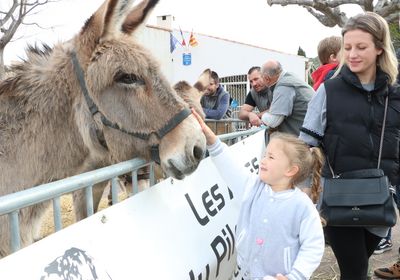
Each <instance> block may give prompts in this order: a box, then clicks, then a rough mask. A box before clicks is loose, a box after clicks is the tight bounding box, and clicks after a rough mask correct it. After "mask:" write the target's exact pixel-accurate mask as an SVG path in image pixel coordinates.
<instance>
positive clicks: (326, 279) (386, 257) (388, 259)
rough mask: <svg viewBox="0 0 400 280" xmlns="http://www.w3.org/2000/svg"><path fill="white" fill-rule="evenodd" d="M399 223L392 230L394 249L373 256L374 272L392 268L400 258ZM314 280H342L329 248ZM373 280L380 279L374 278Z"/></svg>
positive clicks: (371, 264)
mask: <svg viewBox="0 0 400 280" xmlns="http://www.w3.org/2000/svg"><path fill="white" fill-rule="evenodd" d="M399 227H400V226H399V222H398V223H397V225H396V226H395V227H394V228H393V229H392V241H393V249H392V250H390V251H387V252H385V253H383V254H380V255H373V256H372V257H371V258H370V267H371V268H372V271H373V270H374V269H376V268H379V267H388V266H391V265H392V264H393V263H394V262H395V261H397V258H398V257H399V254H398V252H399V251H398V248H399V246H400V229H399ZM311 279H312V280H335V279H340V274H339V268H338V266H337V263H336V259H335V256H334V255H333V252H332V250H331V248H330V247H329V246H327V247H326V248H325V254H324V258H323V259H322V262H321V265H320V266H319V268H318V269H317V270H316V271H315V273H314V275H313V277H312V278H311ZM371 279H380V278H378V277H376V276H372V278H371Z"/></svg>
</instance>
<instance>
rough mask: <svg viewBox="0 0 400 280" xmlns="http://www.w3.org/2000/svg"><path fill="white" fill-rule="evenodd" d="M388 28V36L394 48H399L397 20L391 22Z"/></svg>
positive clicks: (399, 39)
mask: <svg viewBox="0 0 400 280" xmlns="http://www.w3.org/2000/svg"><path fill="white" fill-rule="evenodd" d="M389 29H390V37H391V38H392V42H393V46H394V49H395V50H397V49H399V48H400V30H399V26H398V24H397V22H396V23H395V22H393V23H391V24H389Z"/></svg>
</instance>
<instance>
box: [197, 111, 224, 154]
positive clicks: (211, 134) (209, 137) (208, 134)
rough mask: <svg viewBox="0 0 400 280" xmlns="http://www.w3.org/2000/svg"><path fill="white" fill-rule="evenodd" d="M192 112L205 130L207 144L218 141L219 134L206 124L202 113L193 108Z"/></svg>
mask: <svg viewBox="0 0 400 280" xmlns="http://www.w3.org/2000/svg"><path fill="white" fill-rule="evenodd" d="M192 113H193V115H194V116H195V117H196V119H197V121H198V122H199V124H200V126H201V129H202V130H203V133H204V135H205V136H206V140H207V145H208V146H210V145H212V144H214V143H215V142H216V141H217V139H218V138H217V136H216V135H215V134H214V132H213V131H212V130H211V129H210V128H209V127H208V126H207V125H206V123H205V122H204V121H203V119H202V118H201V117H200V115H199V114H198V113H197V112H196V111H195V110H194V109H193V108H192Z"/></svg>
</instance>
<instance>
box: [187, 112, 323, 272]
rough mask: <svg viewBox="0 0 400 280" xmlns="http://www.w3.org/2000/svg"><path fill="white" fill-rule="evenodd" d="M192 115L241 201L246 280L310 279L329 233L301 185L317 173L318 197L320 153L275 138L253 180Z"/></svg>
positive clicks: (240, 244) (239, 241)
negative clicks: (298, 185) (326, 231)
mask: <svg viewBox="0 0 400 280" xmlns="http://www.w3.org/2000/svg"><path fill="white" fill-rule="evenodd" d="M192 111H193V110H192ZM193 114H194V115H195V116H196V117H197V119H198V121H199V123H200V125H201V127H202V129H203V132H204V134H205V136H206V139H207V145H208V150H209V153H210V156H211V157H212V160H213V162H214V164H215V165H216V167H217V168H218V171H219V173H220V174H221V176H222V178H223V179H224V180H225V182H226V183H227V184H228V185H229V187H230V188H231V189H232V191H233V192H234V195H235V196H236V197H242V206H241V210H240V215H239V221H238V224H237V229H236V249H237V256H238V257H237V262H238V266H239V268H240V269H241V271H242V272H243V278H244V279H253V280H254V279H260V280H261V279H279V280H282V279H309V278H310V276H311V274H312V273H313V271H314V270H315V269H316V268H317V267H318V265H319V264H320V261H321V258H322V255H323V252H324V244H325V243H324V235H323V232H322V226H321V221H320V218H319V214H318V212H317V210H316V208H315V206H314V204H313V203H312V201H311V200H310V198H309V197H308V196H307V195H306V194H304V193H303V192H302V191H301V190H300V189H298V188H296V184H297V183H299V182H302V181H304V180H305V179H306V178H308V177H309V176H310V175H312V176H313V184H312V194H313V198H314V200H316V199H317V198H318V194H319V192H320V190H319V189H320V187H319V178H320V171H321V167H322V162H323V158H322V155H321V153H320V151H319V150H318V149H317V148H311V149H310V148H309V147H308V146H307V145H306V144H305V143H304V142H302V141H301V140H299V139H297V138H296V137H294V136H291V135H288V134H273V136H272V139H271V140H270V142H269V144H268V146H267V148H266V153H265V157H264V158H263V159H262V160H261V165H260V170H259V176H254V175H251V174H249V173H248V172H247V170H246V169H245V168H244V167H243V166H240V165H239V164H237V163H236V161H235V159H234V158H233V157H232V155H231V154H230V152H229V149H228V148H227V146H226V145H225V144H223V143H222V142H221V141H220V140H219V139H218V138H217V137H216V136H215V134H214V133H213V132H212V131H211V129H209V128H208V126H207V125H206V124H205V123H204V122H203V120H202V119H201V118H200V117H199V116H198V115H197V113H196V112H194V111H193Z"/></svg>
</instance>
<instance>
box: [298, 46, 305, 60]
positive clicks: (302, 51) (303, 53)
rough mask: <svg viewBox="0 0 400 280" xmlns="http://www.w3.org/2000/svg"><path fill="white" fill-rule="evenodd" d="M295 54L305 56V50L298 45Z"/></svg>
mask: <svg viewBox="0 0 400 280" xmlns="http://www.w3.org/2000/svg"><path fill="white" fill-rule="evenodd" d="M297 55H300V56H304V57H306V52H305V51H304V50H303V49H302V48H301V47H300V46H299V49H298V50H297Z"/></svg>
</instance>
